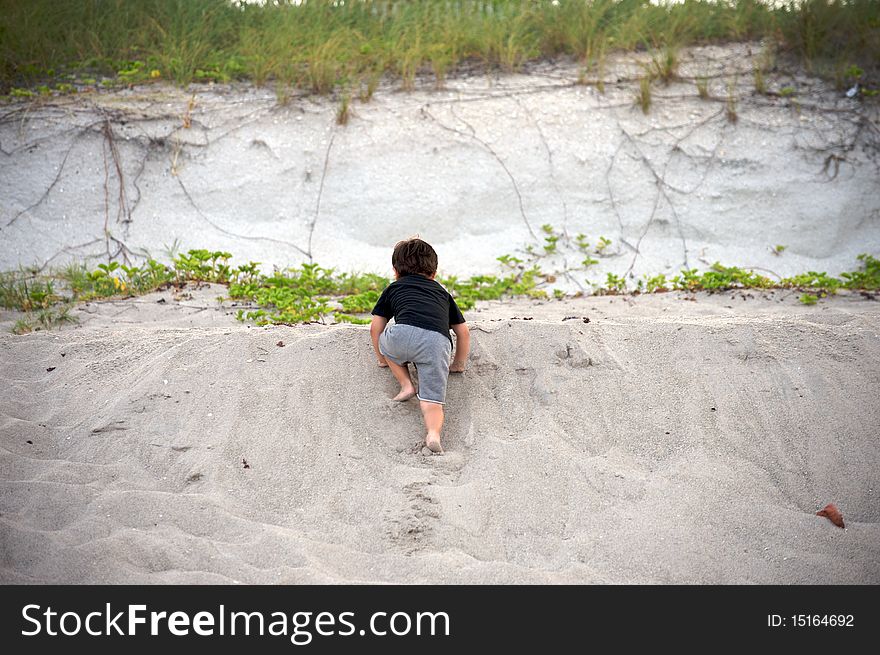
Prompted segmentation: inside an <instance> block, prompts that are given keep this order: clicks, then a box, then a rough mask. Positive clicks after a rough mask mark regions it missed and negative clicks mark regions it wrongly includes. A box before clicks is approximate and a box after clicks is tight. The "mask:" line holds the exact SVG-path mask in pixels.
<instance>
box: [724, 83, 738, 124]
mask: <svg viewBox="0 0 880 655" xmlns="http://www.w3.org/2000/svg"><path fill="white" fill-rule="evenodd" d="M724 113H725V115H726V116H727V120H728V121H730V122H731V123H736V121H737V120H738V119H739V116H738V115H737V113H736V82H735V81H731V82H728V84H727V103H726V104H725V107H724Z"/></svg>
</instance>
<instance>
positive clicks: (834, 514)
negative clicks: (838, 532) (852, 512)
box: [816, 503, 846, 528]
mask: <svg viewBox="0 0 880 655" xmlns="http://www.w3.org/2000/svg"><path fill="white" fill-rule="evenodd" d="M816 516H824V517H825V518H827V519H828V520H829V521H831V522H832V523H833V524H834V525H836V526H837V527H838V528H843V527H846V526H844V524H843V515H842V514H841V513H840V510H839V509H837V505H835V504H834V503H828V504H827V505H825V507H823V508H822V509H820V510H819V511H818V512H816Z"/></svg>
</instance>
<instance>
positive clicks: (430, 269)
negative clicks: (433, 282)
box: [391, 239, 437, 277]
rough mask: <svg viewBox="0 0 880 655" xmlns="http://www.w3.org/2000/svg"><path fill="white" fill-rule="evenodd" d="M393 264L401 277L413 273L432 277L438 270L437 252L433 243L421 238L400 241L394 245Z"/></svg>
mask: <svg viewBox="0 0 880 655" xmlns="http://www.w3.org/2000/svg"><path fill="white" fill-rule="evenodd" d="M391 265H392V266H394V270H396V271H397V274H398V275H399V276H400V277H403V276H404V275H413V274H416V275H424V276H425V277H431V276H432V275H434V273H436V272H437V253H436V252H435V251H434V249H433V248H432V247H431V244H429V243H426V242H425V241H422V240H421V239H407V240H406V241H399V242H398V243H397V245H395V246H394V253H393V254H392V255H391Z"/></svg>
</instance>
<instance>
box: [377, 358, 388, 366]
mask: <svg viewBox="0 0 880 655" xmlns="http://www.w3.org/2000/svg"><path fill="white" fill-rule="evenodd" d="M376 363H377V364H378V365H379V368H388V362H386V361H385V360H384V359H380V360H377V361H376Z"/></svg>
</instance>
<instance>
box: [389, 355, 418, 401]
mask: <svg viewBox="0 0 880 655" xmlns="http://www.w3.org/2000/svg"><path fill="white" fill-rule="evenodd" d="M385 361H387V362H388V368H389V369H391V374H392V375H394V379H395V380H397V382H398V384H400V393H398V394H397V395H396V396H394V400H398V401H404V400H409V399H410V398H412V397H413V396H415V395H416V388H415V385H413V381H412V378H411V377H410V376H409V367H407V366H406V364H404V365H403V366H401V365H400V364H397V363H395V362H393V361H391V360H390V359H388V358H387V357H386V358H385Z"/></svg>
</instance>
